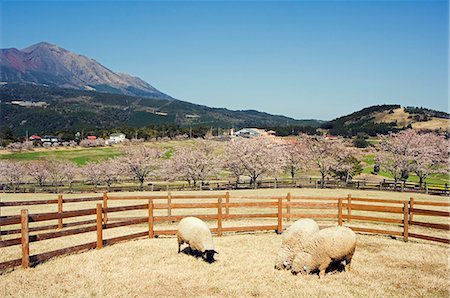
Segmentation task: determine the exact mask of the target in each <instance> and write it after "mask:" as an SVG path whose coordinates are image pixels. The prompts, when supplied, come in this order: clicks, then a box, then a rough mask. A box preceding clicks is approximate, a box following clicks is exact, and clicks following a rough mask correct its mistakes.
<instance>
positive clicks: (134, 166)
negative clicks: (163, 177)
mask: <svg viewBox="0 0 450 298" xmlns="http://www.w3.org/2000/svg"><path fill="white" fill-rule="evenodd" d="M124 152H125V156H124V157H122V158H120V159H118V160H117V162H118V163H120V164H121V165H122V166H123V169H124V171H125V172H126V173H128V174H129V175H131V177H133V178H134V179H137V180H138V181H139V188H140V189H141V190H143V189H144V182H145V180H146V179H147V178H148V177H149V176H155V175H156V174H157V173H158V170H159V169H160V167H161V162H162V160H161V151H160V150H158V149H154V148H149V147H147V146H145V145H143V144H140V145H132V146H129V147H125V148H124Z"/></svg>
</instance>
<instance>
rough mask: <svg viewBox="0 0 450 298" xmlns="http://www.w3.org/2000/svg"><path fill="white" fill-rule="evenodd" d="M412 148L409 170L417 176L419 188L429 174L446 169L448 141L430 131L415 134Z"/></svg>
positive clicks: (445, 170)
mask: <svg viewBox="0 0 450 298" xmlns="http://www.w3.org/2000/svg"><path fill="white" fill-rule="evenodd" d="M412 148H413V152H412V158H413V159H412V165H411V170H412V171H413V172H414V173H415V174H416V175H417V177H419V186H420V188H422V185H423V183H424V182H425V180H426V178H428V176H429V175H430V174H432V173H446V172H447V171H448V158H449V143H448V141H446V140H445V139H444V138H443V137H441V136H438V135H435V134H432V133H426V134H417V135H415V137H414V141H413V142H412Z"/></svg>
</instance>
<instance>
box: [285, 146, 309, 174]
mask: <svg viewBox="0 0 450 298" xmlns="http://www.w3.org/2000/svg"><path fill="white" fill-rule="evenodd" d="M305 151H306V148H305V144H304V143H303V142H299V141H298V140H293V141H290V142H288V143H286V144H285V145H283V146H282V147H281V152H282V154H283V166H284V168H285V169H286V170H287V171H288V172H289V174H290V175H291V179H292V181H294V179H295V175H296V174H297V173H298V171H300V170H301V169H304V168H305V165H306V154H305Z"/></svg>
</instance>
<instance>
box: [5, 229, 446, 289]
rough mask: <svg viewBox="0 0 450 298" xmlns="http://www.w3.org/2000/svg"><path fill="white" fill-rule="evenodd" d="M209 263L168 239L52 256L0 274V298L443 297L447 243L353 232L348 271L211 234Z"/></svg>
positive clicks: (264, 244) (256, 238)
mask: <svg viewBox="0 0 450 298" xmlns="http://www.w3.org/2000/svg"><path fill="white" fill-rule="evenodd" d="M214 240H215V243H216V249H217V250H218V251H219V253H220V254H219V255H217V262H215V263H213V264H207V263H206V262H204V261H202V260H200V259H195V258H194V257H192V256H188V255H185V254H182V253H181V254H177V244H176V240H175V238H174V237H167V238H158V239H142V240H136V241H131V242H126V243H121V244H116V245H113V246H110V247H106V248H104V249H102V250H94V251H89V252H86V253H81V254H76V255H71V256H66V257H60V258H57V259H54V260H50V261H48V262H46V263H44V264H41V265H39V266H37V267H35V268H31V269H27V270H23V269H16V270H15V271H13V272H10V273H7V274H4V275H1V276H0V296H1V297H31V296H32V297H89V296H90V297H104V296H108V297H140V296H147V297H186V296H199V297H255V296H256V297H258V296H259V297H276V296H278V297H307V296H313V297H349V296H353V297H362V296H364V297H448V296H449V286H450V284H449V280H448V276H449V269H448V262H447V258H448V247H447V246H444V245H439V244H430V243H417V242H409V243H404V242H402V241H395V240H392V239H389V238H387V237H380V236H367V235H358V248H357V250H356V253H355V255H354V259H353V268H352V271H351V272H341V273H334V274H330V275H327V276H325V278H324V279H321V280H319V279H318V276H317V275H310V276H294V275H292V274H291V273H290V272H287V271H277V270H275V269H273V263H274V258H275V255H276V250H277V248H278V247H279V245H280V243H281V236H279V235H276V234H274V233H256V234H240V235H229V236H225V237H221V238H215V239H214Z"/></svg>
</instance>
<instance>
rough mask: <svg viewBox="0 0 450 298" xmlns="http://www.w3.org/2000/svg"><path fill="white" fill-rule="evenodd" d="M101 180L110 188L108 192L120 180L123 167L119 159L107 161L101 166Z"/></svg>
mask: <svg viewBox="0 0 450 298" xmlns="http://www.w3.org/2000/svg"><path fill="white" fill-rule="evenodd" d="M99 165H100V170H101V174H102V175H101V180H102V182H103V183H105V184H106V185H107V187H108V191H109V189H110V187H111V185H112V184H113V183H114V182H116V181H117V180H118V179H119V176H120V173H121V167H120V165H119V160H118V159H107V160H104V161H102V162H101V163H100V164H99Z"/></svg>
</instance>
